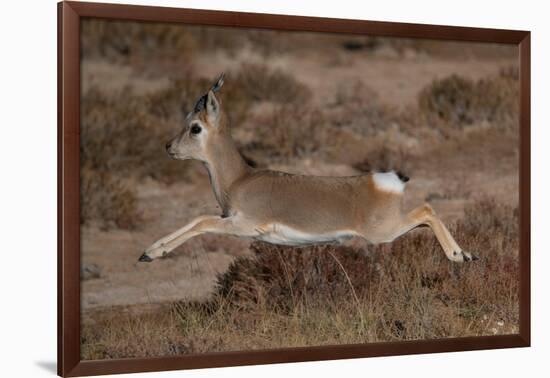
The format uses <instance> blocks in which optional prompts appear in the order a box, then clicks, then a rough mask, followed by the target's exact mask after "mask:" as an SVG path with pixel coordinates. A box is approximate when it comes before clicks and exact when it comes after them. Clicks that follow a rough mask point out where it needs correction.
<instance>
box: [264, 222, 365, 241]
mask: <svg viewBox="0 0 550 378" xmlns="http://www.w3.org/2000/svg"><path fill="white" fill-rule="evenodd" d="M258 233H259V234H258V236H256V237H254V239H256V240H261V241H264V242H266V243H271V244H280V245H289V246H298V245H308V244H322V243H337V242H341V241H343V240H345V239H349V238H351V237H353V236H356V233H355V232H353V231H349V230H344V231H331V232H327V233H307V232H303V231H299V230H296V229H293V228H291V227H288V226H285V225H283V224H272V225H269V226H268V227H267V228H265V229H262V230H258Z"/></svg>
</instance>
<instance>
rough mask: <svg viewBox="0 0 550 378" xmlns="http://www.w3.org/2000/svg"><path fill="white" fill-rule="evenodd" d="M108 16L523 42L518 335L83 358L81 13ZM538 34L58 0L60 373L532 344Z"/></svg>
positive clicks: (508, 42) (254, 362)
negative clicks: (534, 52) (534, 37)
mask: <svg viewBox="0 0 550 378" xmlns="http://www.w3.org/2000/svg"><path fill="white" fill-rule="evenodd" d="M81 17H101V18H111V19H125V20H136V21H157V22H181V23H188V24H198V25H218V26H240V27H254V28H264V29H279V30H301V31H320V32H332V33H354V34H370V35H377V36H390V37H407V38H429V39H441V40H457V41H472V42H493V43H507V44H515V45H518V46H519V61H520V69H519V75H520V93H521V96H520V169H519V183H520V184H519V185H520V326H519V333H518V334H513V335H502V336H481V337H463V338H447V339H438V340H421V341H405V342H384V343H372V344H359V345H335V346H320V347H309V348H285V349H276V350H256V351H241V352H223V353H207V354H200V355H188V356H180V357H160V358H135V359H118V360H98V361H81V359H80V216H79V211H80V208H79V205H80V204H79V202H80V196H79V182H80V179H79V178H80V156H79V155H80V152H79V146H80V143H79V136H80V54H79V50H80V19H81ZM530 54H531V50H530V32H528V31H517V30H497V29H481V28H466V27H454V26H436V25H420V24H406V23H393V22H375V21H360V20H341V19H331V18H314V17H296V16H280V15H269V14H255V13H240V12H239V13H237V12H220V11H206V10H191V9H179V8H165V7H147V6H133V5H115V4H99V3H76V2H62V3H59V4H58V374H59V375H61V376H82V375H99V374H108V373H130V372H146V371H159V370H177V369H192V368H205V367H218V366H236V365H251V364H268V363H281V362H297V361H315V360H328V359H343V358H358V357H373V356H390V355H399V354H416V353H436V352H450V351H465V350H478V349H494V348H510V347H527V346H529V345H530V334H531V329H530V300H531V299H530V206H531V205H530V202H531V199H530V176H531V172H530V149H531V148H530V124H531V117H530V106H531V99H530V88H531V84H530V80H531V77H530V75H531V73H530V64H531V63H530V59H531V58H530Z"/></svg>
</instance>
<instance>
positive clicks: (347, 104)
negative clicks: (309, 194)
mask: <svg viewBox="0 0 550 378" xmlns="http://www.w3.org/2000/svg"><path fill="white" fill-rule="evenodd" d="M81 53H82V57H83V62H84V63H86V64H88V63H90V62H100V63H101V65H99V66H97V67H96V66H93V65H86V64H84V65H83V74H84V73H87V74H88V75H84V76H83V77H86V78H87V79H88V80H89V83H86V84H89V85H82V88H83V92H82V97H81V128H80V132H81V134H80V136H81V151H80V152H81V221H82V223H83V224H84V225H85V226H86V227H84V228H83V230H84V231H88V230H89V229H93V230H94V232H96V228H95V227H87V226H88V225H99V230H100V231H97V232H98V233H100V235H96V234H94V235H92V236H90V237H88V239H87V240H88V241H89V240H93V243H95V242H96V240H99V239H100V238H101V237H102V236H104V235H106V234H110V236H111V237H113V239H108V240H109V241H111V240H116V238H115V236H116V235H115V236H113V235H114V234H116V230H117V229H123V230H132V231H131V232H127V231H124V232H121V234H124V235H125V237H126V238H128V235H130V236H131V238H132V239H133V244H131V245H130V243H128V242H127V241H126V239H124V240H125V241H124V242H122V243H121V247H120V254H122V253H126V252H127V250H129V249H136V248H139V249H142V248H143V247H145V246H144V245H141V244H142V243H143V241H145V240H149V239H152V240H151V241H153V240H154V238H155V237H160V236H162V232H165V231H166V230H164V229H163V230H162V232H161V230H158V229H154V230H153V231H154V232H152V231H151V229H152V228H154V227H157V228H161V226H159V224H160V223H162V222H160V221H159V218H158V217H157V218H155V217H154V216H153V215H155V214H154V212H155V211H157V212H160V211H161V210H162V211H165V210H166V209H167V208H170V206H173V205H172V204H171V203H170V204H167V203H166V202H168V201H167V199H165V198H162V196H166V193H169V190H175V189H178V190H179V186H178V187H176V186H174V185H181V188H182V189H184V190H183V193H184V195H189V201H186V202H185V204H184V205H186V206H189V209H188V208H185V206H182V210H181V211H182V213H183V214H184V216H182V217H181V218H182V219H183V218H184V217H185V216H187V215H189V216H191V214H193V216H194V215H195V213H194V211H195V210H197V208H198V207H200V206H205V204H204V203H203V202H204V201H203V199H204V198H206V197H200V198H199V197H198V195H197V193H198V192H202V193H204V192H208V193H210V190H211V189H210V188H209V187H207V186H208V181H207V177H206V174H205V172H204V171H201V173H197V172H198V171H195V168H194V167H197V165H192V164H188V163H186V162H181V161H174V160H171V159H169V158H168V156H167V155H166V153H165V151H164V144H165V143H166V142H167V141H168V140H169V139H170V138H171V137H173V136H174V135H175V134H176V133H177V132H178V131H179V129H180V127H181V124H182V115H184V114H185V113H186V112H188V111H190V110H191V109H192V108H193V106H194V104H195V101H196V100H197V98H198V97H199V96H200V95H202V94H204V93H205V91H206V90H207V89H208V88H209V86H210V85H211V84H212V80H213V79H214V78H215V76H216V75H218V74H219V73H221V71H225V73H226V78H227V79H226V83H225V85H224V88H223V90H222V91H221V92H220V93H219V97H220V99H221V102H222V106H223V108H224V110H225V111H226V112H227V113H228V116H229V119H230V121H231V125H232V130H233V133H234V135H235V140H236V142H237V144H238V146H239V148H240V149H241V152H242V154H243V155H244V156H246V157H247V158H249V159H251V160H252V161H254V162H255V163H257V164H258V165H259V166H261V167H262V168H269V167H271V166H277V167H282V169H285V167H288V168H292V167H294V166H297V167H299V166H304V165H307V164H311V165H314V166H315V167H320V168H325V167H337V168H336V169H340V168H341V167H344V169H346V172H352V174H359V173H361V172H369V171H373V170H389V169H394V170H398V171H403V172H404V173H406V174H409V173H410V171H409V169H410V168H411V167H413V168H414V169H417V170H424V171H423V175H424V177H421V179H423V180H424V181H422V180H419V181H415V180H416V178H417V177H416V176H414V174H411V176H413V181H412V182H411V187H412V189H413V190H417V192H415V193H413V194H414V195H416V196H417V197H419V198H422V199H423V198H427V199H428V200H434V201H440V202H444V201H449V202H453V201H454V202H453V203H452V204H451V205H452V206H453V209H454V210H455V213H458V215H456V217H455V218H453V219H458V221H456V222H454V223H450V224H449V228H450V229H451V232H452V233H453V235H455V236H456V238H457V241H458V242H459V244H460V245H462V246H463V247H464V248H465V249H466V250H471V251H472V252H474V253H476V254H478V255H479V256H480V257H481V260H479V261H477V262H475V263H471V264H462V265H460V264H453V263H450V262H449V261H448V260H447V259H446V258H445V256H444V254H443V253H442V251H441V250H440V247H439V245H438V244H437V242H436V240H435V238H434V236H433V234H432V233H431V232H429V231H427V230H425V229H419V230H415V231H413V232H411V233H410V234H407V235H405V236H404V237H402V238H400V239H399V240H397V241H395V242H394V243H392V244H387V245H380V246H368V247H365V248H357V247H353V246H334V245H322V246H312V247H305V248H290V247H278V246H272V245H269V244H264V243H253V244H251V245H250V248H244V247H242V246H241V245H240V244H226V245H224V242H226V239H225V237H224V236H219V237H216V238H214V239H204V240H200V241H198V242H197V244H193V243H190V244H188V245H187V246H186V247H185V248H182V249H181V250H180V251H177V252H175V253H174V255H172V257H174V258H173V259H172V260H169V261H170V262H171V263H172V262H173V264H175V265H177V264H185V263H186V261H189V260H188V259H189V256H187V255H186V253H188V252H190V251H191V252H192V253H195V254H196V253H199V252H196V251H193V248H195V247H194V246H195V245H199V244H200V243H206V244H204V245H206V246H207V247H208V243H210V244H212V245H214V246H213V247H212V248H209V247H208V248H206V249H207V250H208V251H209V252H212V253H214V252H213V251H216V253H218V252H219V253H220V254H224V256H225V258H226V259H227V260H226V261H227V262H226V264H229V260H230V259H234V260H233V262H232V263H231V265H229V268H228V269H227V271H224V272H222V273H221V274H220V275H219V276H218V277H217V279H216V280H215V281H216V284H215V287H214V288H213V291H212V293H211V295H210V296H209V297H208V298H204V300H201V301H180V302H176V303H164V304H162V305H155V306H153V307H154V308H153V309H151V308H145V306H141V305H136V306H130V307H128V308H118V307H113V308H110V309H102V310H97V311H96V312H94V311H88V309H86V310H85V311H84V312H85V314H84V313H83V322H82V328H81V346H82V349H81V352H82V358H84V359H103V358H126V357H143V356H169V355H181V354H189V353H202V352H215V351H227V350H250V349H260V348H278V347H293V346H308V345H323V344H338V343H346V344H348V343H363V342H377V341H392V340H412V339H427V338H440V337H457V336H470V335H487V334H505V333H514V332H517V327H518V308H517V305H518V258H517V251H518V233H519V231H518V210H517V201H514V202H512V205H505V204H504V202H502V201H501V202H497V201H495V200H493V199H484V200H477V201H476V198H478V197H479V196H480V195H481V194H480V193H487V191H490V189H488V188H491V187H490V186H488V185H485V186H483V185H481V186H476V185H477V184H480V183H481V184H485V183H484V182H483V181H482V180H481V179H479V177H480V176H487V177H489V179H493V178H494V177H495V176H498V179H495V183H496V184H494V185H498V188H499V191H500V192H503V191H511V189H510V188H511V187H512V185H515V181H514V180H515V177H516V176H517V175H516V176H514V180H509V181H506V179H508V178H509V177H511V175H512V174H511V173H510V171H513V170H514V169H517V167H516V165H514V164H515V163H514V164H511V166H506V164H504V163H502V164H501V162H502V161H506V162H510V161H511V159H510V156H514V154H516V153H517V151H516V149H517V133H516V131H517V120H518V106H519V103H518V98H519V95H518V90H519V89H518V88H519V82H518V73H517V67H515V66H513V65H512V66H507V65H506V66H505V65H502V67H504V68H503V69H502V70H501V71H500V72H496V71H495V72H493V73H492V74H491V75H486V76H483V77H482V78H480V79H477V78H476V79H472V78H469V77H466V76H463V75H459V74H451V75H449V73H448V72H447V73H445V74H443V75H441V76H440V78H439V79H437V80H433V81H432V82H427V81H426V83H427V84H426V86H425V87H424V88H423V89H422V90H420V91H417V90H416V89H415V90H414V91H411V94H410V96H409V97H410V98H409V100H410V101H409V103H408V105H407V106H398V105H396V104H393V105H390V104H389V102H388V101H387V98H384V97H383V95H385V94H384V93H383V91H380V90H378V89H377V90H374V89H373V85H372V83H371V82H369V81H368V79H366V78H365V77H363V75H362V72H355V71H353V70H355V69H358V67H364V66H360V65H358V62H360V61H362V60H365V59H373V61H376V59H382V60H383V61H384V62H386V61H388V62H390V61H395V60H399V59H412V60H411V61H413V62H417V61H426V62H428V61H429V58H430V57H434V56H437V57H444V58H445V59H455V60H456V61H458V60H459V58H460V59H463V58H464V57H468V56H470V55H475V56H476V57H477V58H479V59H480V60H481V59H485V58H491V57H493V58H494V57H495V56H497V57H502V56H504V57H509V56H512V55H513V54H512V55H510V49H508V50H506V48H505V47H503V46H489V45H487V44H483V45H475V46H474V45H469V44H468V45H464V44H461V43H447V42H445V43H442V42H437V41H422V40H417V39H414V40H397V39H391V38H378V37H362V36H341V35H329V34H315V33H297V34H287V33H272V32H270V31H266V30H252V29H251V30H247V31H246V32H243V31H242V30H238V29H233V28H199V27H191V26H185V25H183V26H182V25H176V24H155V23H132V22H119V21H107V20H96V19H90V20H85V21H84V22H83V23H82V51H81ZM267 57H269V58H270V59H266V58H267ZM417 58H418V60H415V59H417ZM354 59H355V60H354ZM422 59H424V60H422ZM316 60H318V66H319V67H322V72H324V73H330V75H333V74H335V75H337V77H338V78H339V79H338V80H337V81H335V82H338V83H339V84H338V85H335V86H334V88H331V89H330V90H327V88H329V87H325V86H323V85H322V84H324V83H320V82H316V81H315V80H311V81H306V80H303V77H307V75H304V76H303V77H302V73H303V72H305V70H308V69H310V68H311V67H313V66H314V65H313V64H312V62H313V61H316ZM296 62H307V64H306V65H302V66H297V67H295V66H294V64H295V63H296ZM403 64H406V63H403ZM499 66H500V65H499ZM499 66H497V67H499ZM120 67H124V68H125V69H128V70H127V71H124V72H126V74H128V75H129V79H125V80H126V81H125V80H121V82H122V83H123V84H124V86H121V85H118V84H117V83H114V84H113V85H112V86H111V85H110V84H111V83H110V82H109V83H107V82H106V81H105V80H110V79H112V80H113V81H116V79H117V77H116V73H117V72H120V70H119V69H120ZM317 68H318V67H317ZM110 69H112V72H111V76H107V77H108V78H110V79H105V78H103V79H101V74H102V72H103V71H102V70H110ZM86 70H89V71H90V72H87V71H86ZM344 71H345V73H346V74H345V75H344V74H343V72H344ZM382 71H384V70H380V72H381V74H388V72H385V71H384V72H382ZM348 73H353V75H352V74H349V76H348ZM95 75H97V77H100V79H97V77H96V76H95ZM330 75H329V76H330ZM369 75H371V76H370V77H372V75H373V73H372V72H370V73H369ZM484 75H485V74H484ZM431 77H436V73H434V74H433V75H432V76H431ZM474 77H479V76H474ZM331 78H332V76H331ZM134 79H136V81H140V80H143V82H145V84H143V83H142V84H140V85H138V84H135V85H134V83H135V81H134ZM101 80H103V81H101ZM327 80H328V79H327ZM320 81H322V80H320ZM151 83H153V84H151ZM101 84H103V85H101ZM399 85H403V86H406V85H408V84H407V83H401V84H399ZM422 85H424V82H422ZM418 88H421V85H419V86H418ZM499 137H500V139H497V138H499ZM494 141H504V142H505V143H503V145H502V146H501V145H499V144H498V143H496V142H494ZM470 152H471V154H470ZM462 155H464V157H463V158H461V156H462ZM469 155H471V156H469ZM460 159H462V160H460ZM466 162H468V164H469V165H468V166H466V167H464V165H465V164H466ZM300 164H302V165H300ZM453 164H454V165H453ZM457 167H458V168H459V169H457ZM331 169H332V168H331ZM449 170H452V171H453V172H452V175H453V176H452V177H451V178H450V180H449V182H446V183H445V187H440V186H438V188H437V192H428V191H427V190H426V192H425V193H424V192H421V190H423V189H424V188H423V187H422V185H426V186H429V185H431V184H430V182H429V181H430V180H431V182H433V180H440V181H441V177H445V179H447V178H449V177H450V175H449V174H448V173H449V172H448V171H449ZM470 170H471V171H472V174H471V176H472V177H473V181H472V182H473V183H474V184H472V182H466V180H464V176H465V175H468V177H470ZM495 171H498V172H496V173H495ZM500 171H502V172H504V173H505V174H508V176H506V177H500V176H499V175H500V174H501V172H500ZM320 172H324V171H322V169H321V170H320ZM330 172H333V171H330ZM201 174H202V175H203V176H202V177H200V175H201ZM346 174H347V173H346ZM419 182H420V183H419ZM193 185H201V186H196V187H195V186H193ZM414 185H417V186H416V187H414ZM144 188H145V189H144ZM151 188H152V189H151ZM190 188H198V190H196V191H192V190H189V189H190ZM147 190H149V192H148V193H146V194H144V192H147ZM430 190H432V188H431V187H430ZM514 191H515V189H514ZM151 192H154V193H153V194H151ZM500 192H499V193H497V194H495V197H497V196H499V195H500V196H501V197H502V193H500ZM171 193H172V194H173V193H174V192H171ZM202 193H201V195H202ZM419 193H420V194H419ZM491 193H492V192H491ZM151 198H153V199H154V200H159V201H165V203H163V204H162V205H163V206H160V207H161V210H159V209H154V210H151V209H152V208H153V206H152V205H151V202H150V201H151ZM186 200H187V197H186ZM464 204H468V205H467V206H466V207H465V208H463V206H464ZM210 205H211V204H208V206H210ZM191 207H194V208H191ZM212 207H213V206H212ZM187 212H188V213H187ZM165 215H166V214H164V213H163V216H165ZM169 216H170V214H168V216H167V218H166V222H165V223H169V222H170V221H171V219H169ZM172 216H173V214H172ZM178 216H180V214H178ZM179 220H180V219H179V218H178V221H179ZM165 226H166V225H165V224H163V225H162V227H165ZM175 226H177V225H175ZM107 229H109V233H107V232H104V231H105V230H107ZM145 230H146V231H147V232H148V233H147V232H145ZM170 231H172V230H170ZM157 232H158V235H157ZM120 240H122V238H121V239H120ZM195 241H196V240H195ZM103 243H104V244H107V243H106V242H105V240H103ZM124 243H126V244H124ZM204 245H203V247H202V248H203V249H204ZM228 245H230V246H231V248H230V247H227V246H228ZM236 245H237V247H235V246H236ZM98 249H99V248H96V249H95V250H94V253H95V255H94V258H95V257H97V256H100V255H101V253H99V252H98V251H97V250H98ZM89 250H91V248H89V245H84V246H83V256H84V257H87V256H88V255H86V254H87V253H88V251H89ZM201 251H202V250H201ZM228 251H231V252H228ZM235 251H237V252H235ZM203 252H204V251H203ZM132 253H133V252H132ZM139 253H140V251H138V250H137V249H136V252H135V254H136V256H135V257H134V256H133V255H132V258H131V260H132V261H135V259H136V258H137V257H138V256H139ZM228 256H230V257H228ZM192 258H193V257H191V259H192ZM129 260H130V259H129ZM129 260H128V261H129ZM111 261H112V255H111V256H109V263H111ZM92 262H93V263H95V260H94V261H92ZM165 262H166V261H165ZM116 264H118V265H117V267H116V269H112V267H111V268H109V269H103V270H101V272H102V273H101V277H94V281H100V280H101V279H107V280H109V279H110V278H112V277H109V274H111V272H112V271H113V270H117V269H122V268H121V267H120V265H122V264H121V260H118V259H117V260H116ZM97 266H98V269H100V268H103V267H102V266H101V264H98V265H97ZM151 266H152V268H151ZM226 266H227V265H223V267H224V268H225V267H226ZM179 267H181V265H179ZM155 268H158V266H156V267H155V266H154V265H150V266H149V267H148V269H152V270H153V269H155ZM132 269H135V268H132ZM196 270H197V271H201V272H202V270H201V269H200V268H197V269H196ZM134 273H135V271H133V272H131V273H128V272H124V274H127V275H128V276H130V275H131V274H134ZM172 273H173V272H172ZM124 274H122V275H124ZM163 274H164V272H163ZM201 274H202V273H201ZM105 277H107V278H105ZM170 279H172V278H170ZM185 279H187V277H186V278H185ZM191 279H192V278H189V280H191ZM164 280H165V277H164V276H163V281H162V283H163V284H164V283H165V281H164ZM210 282H214V279H212V280H211V281H210ZM95 283H97V282H95ZM156 283H157V284H158V282H156ZM84 284H86V283H84ZM123 284H124V285H127V286H129V285H131V283H128V282H123ZM109 285H111V281H109ZM116 289H117V290H118V289H121V288H120V287H116ZM83 290H84V289H83ZM148 290H149V288H148ZM152 290H153V289H152ZM156 290H158V288H156ZM121 292H122V289H121ZM186 294H187V293H182V296H181V297H182V298H183V297H185V296H186ZM98 297H99V296H98Z"/></svg>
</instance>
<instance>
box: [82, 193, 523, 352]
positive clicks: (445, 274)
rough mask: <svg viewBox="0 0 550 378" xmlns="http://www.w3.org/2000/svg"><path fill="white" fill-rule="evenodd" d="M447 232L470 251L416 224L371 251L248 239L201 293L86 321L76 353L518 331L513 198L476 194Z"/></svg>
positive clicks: (218, 348) (214, 348) (251, 346)
mask: <svg viewBox="0 0 550 378" xmlns="http://www.w3.org/2000/svg"><path fill="white" fill-rule="evenodd" d="M451 230H452V231H453V233H454V234H455V235H457V236H458V239H459V242H460V243H461V244H462V245H463V246H464V247H465V248H466V249H468V250H474V249H475V252H476V253H477V254H479V256H480V258H481V259H480V260H479V261H476V262H474V263H469V264H453V263H451V262H449V261H448V260H447V259H446V257H445V256H444V254H443V252H442V251H441V249H440V247H439V245H438V244H437V242H436V240H435V237H434V236H433V234H432V233H430V232H428V231H427V230H420V229H419V230H418V231H415V232H413V233H411V234H407V235H405V236H404V237H402V238H400V239H399V240H397V241H396V242H394V243H392V244H389V245H380V246H376V247H369V248H368V250H360V249H356V248H351V247H346V246H330V245H329V246H327V245H324V246H313V247H306V248H292V247H280V246H273V245H269V244H265V243H254V244H252V246H251V248H252V251H253V252H254V255H253V257H252V258H250V257H240V258H238V259H236V260H235V261H234V262H233V263H232V264H231V266H230V268H229V269H228V270H227V271H226V272H225V273H223V274H221V275H220V276H219V277H218V280H217V288H216V290H215V292H214V293H213V294H212V297H211V298H210V299H209V300H208V301H206V302H180V303H174V304H173V305H172V306H171V307H164V308H162V309H160V310H158V312H155V313H154V314H145V315H140V316H132V315H119V316H120V317H119V318H117V320H116V321H113V320H112V319H111V318H108V319H110V320H108V321H107V320H104V319H103V320H102V318H101V317H99V318H98V319H97V320H98V321H97V322H96V323H94V325H93V326H85V327H84V329H83V335H82V338H83V339H82V342H83V351H84V352H83V357H84V358H85V359H88V358H124V357H135V356H145V355H147V356H151V355H158V356H163V355H174V354H182V353H183V354H185V353H201V352H214V351H228V350H243V349H254V348H277V347H289V346H307V345H323V344H338V343H363V342H376V341H391V340H413V339H432V338H440V337H451V336H452V337H457V336H470V335H491V334H506V333H514V332H517V324H518V316H519V314H518V295H519V293H518V290H519V288H518V284H519V281H518V259H517V250H518V244H517V243H518V242H517V238H516V235H517V232H518V211H517V208H512V207H510V206H507V205H503V204H499V203H496V202H494V201H493V200H489V199H486V200H481V201H478V202H476V203H475V204H474V205H472V206H469V207H467V208H466V210H465V217H464V218H463V219H462V220H460V221H459V222H457V223H456V224H454V225H452V226H451ZM156 332H158V334H159V335H162V336H160V337H159V336H158V335H156V336H154V333H156ZM128 335H131V338H139V339H140V340H147V343H151V344H149V345H148V346H147V348H144V347H143V346H142V345H143V343H138V344H139V345H137V344H135V343H132V342H131V341H129V340H128V338H129V337H130V336H128Z"/></svg>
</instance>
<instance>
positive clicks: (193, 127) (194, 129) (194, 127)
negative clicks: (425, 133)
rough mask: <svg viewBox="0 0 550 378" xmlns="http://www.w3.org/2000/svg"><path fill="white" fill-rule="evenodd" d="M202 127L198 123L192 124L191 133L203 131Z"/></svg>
mask: <svg viewBox="0 0 550 378" xmlns="http://www.w3.org/2000/svg"><path fill="white" fill-rule="evenodd" d="M201 130H202V129H201V127H200V126H197V125H193V126H191V134H199V133H200V132H201Z"/></svg>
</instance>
